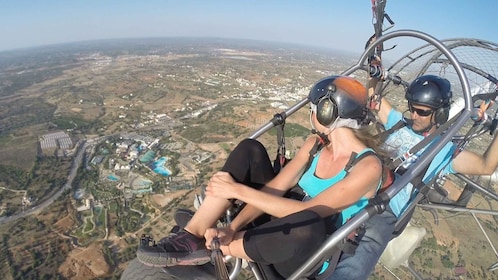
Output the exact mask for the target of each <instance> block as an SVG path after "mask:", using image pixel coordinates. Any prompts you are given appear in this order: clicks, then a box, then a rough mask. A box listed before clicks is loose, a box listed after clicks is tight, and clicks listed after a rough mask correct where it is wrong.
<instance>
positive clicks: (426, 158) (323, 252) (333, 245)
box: [248, 29, 473, 280]
mask: <svg viewBox="0 0 498 280" xmlns="http://www.w3.org/2000/svg"><path fill="white" fill-rule="evenodd" d="M397 37H414V38H418V39H421V40H423V41H426V42H427V43H429V44H432V45H433V46H435V47H436V48H437V49H438V50H439V51H441V53H442V54H444V55H445V56H446V57H447V58H448V60H449V62H450V63H451V64H452V65H453V67H455V71H456V73H457V75H458V78H459V80H460V84H461V85H462V92H463V97H464V101H465V107H464V109H463V110H462V113H461V114H460V116H459V117H458V118H457V119H456V120H455V121H454V124H453V125H452V126H451V127H450V128H448V130H447V131H446V132H445V133H444V134H443V135H442V136H441V138H440V139H439V140H438V141H437V142H436V143H434V145H432V146H431V148H430V149H427V150H426V151H425V152H424V153H423V154H422V156H421V157H420V158H419V159H418V160H417V162H416V163H414V164H413V165H412V166H411V167H410V168H409V169H408V170H407V171H406V172H405V173H404V174H403V175H402V176H401V177H399V178H397V179H396V181H395V182H394V183H393V184H392V185H391V187H389V188H388V189H387V190H386V191H385V192H383V193H382V194H381V195H380V196H378V197H380V198H381V200H382V202H383V203H384V207H385V205H387V203H388V201H389V200H390V199H391V198H392V197H393V196H395V195H396V194H397V193H398V192H399V191H400V190H401V189H402V188H403V187H404V186H406V185H407V184H408V183H410V181H411V180H412V179H413V178H414V177H415V176H417V175H418V174H419V173H420V172H423V171H424V170H425V167H426V166H427V165H428V164H430V162H431V161H432V159H433V158H434V157H435V155H436V154H437V153H438V152H439V151H440V150H441V149H442V148H443V146H444V145H446V144H447V143H448V142H450V141H451V140H452V137H453V136H455V135H456V133H457V132H458V130H460V128H462V127H463V126H464V124H465V122H466V121H467V120H468V119H469V118H470V116H471V113H472V111H471V110H472V105H473V103H472V96H471V93H470V87H469V83H468V80H467V77H466V75H465V72H464V70H463V67H462V66H461V65H460V63H459V62H458V60H457V58H456V56H455V55H454V54H453V53H452V52H451V50H450V49H448V48H447V47H446V46H445V45H444V44H443V43H442V42H441V41H439V40H438V39H436V38H434V37H432V36H430V35H428V34H426V33H424V32H420V31H416V30H409V29H407V30H397V31H392V32H389V33H386V34H384V35H383V36H381V37H379V38H377V40H376V41H375V42H374V43H373V44H371V45H370V46H369V47H368V48H367V49H366V50H365V51H364V52H363V54H362V56H361V57H360V59H359V60H358V62H357V63H356V64H355V65H353V66H351V67H350V68H349V69H347V70H346V71H344V72H343V73H341V75H350V74H352V73H354V72H355V71H358V70H363V71H368V65H366V64H365V61H367V58H368V54H369V53H371V52H372V51H373V50H374V49H375V47H377V46H378V45H380V44H382V43H383V42H385V41H387V40H390V39H393V38H397ZM308 102H309V100H308V98H307V97H306V98H304V99H302V100H301V101H299V102H298V103H296V104H295V105H293V106H291V107H289V108H288V109H287V110H285V111H284V112H282V113H281V115H283V116H284V117H285V118H287V117H288V116H290V115H292V114H293V113H295V112H296V111H297V110H299V109H300V108H302V107H303V106H305V105H306V104H308ZM274 126H275V123H274V121H269V122H268V123H266V124H264V125H263V126H262V127H260V128H259V129H258V130H256V131H255V132H254V133H252V134H251V135H250V136H249V137H248V138H250V139H256V138H258V137H259V136H261V135H262V134H264V133H265V132H267V131H268V130H270V129H271V128H272V127H274ZM376 203H378V201H377V202H376ZM384 207H381V208H379V207H378V205H375V203H372V202H370V203H369V205H368V206H367V207H366V208H365V209H364V210H362V211H361V212H359V213H358V214H357V215H356V216H355V217H354V218H352V219H351V220H350V221H349V222H348V223H346V224H344V225H343V226H342V227H341V228H339V229H338V230H337V231H335V232H334V233H333V234H332V235H331V236H330V237H329V238H328V239H327V240H325V242H324V245H323V246H322V247H321V248H320V249H319V250H318V251H317V252H316V253H315V254H313V255H312V256H311V257H310V258H309V259H308V261H306V262H305V263H303V264H302V265H301V266H300V267H299V268H298V269H297V270H296V271H295V272H294V273H293V274H292V275H291V276H290V277H289V278H288V279H289V280H294V279H296V280H297V279H303V278H306V277H307V276H308V275H309V274H310V273H312V272H313V271H312V269H314V268H316V265H318V264H319V262H321V261H322V260H323V259H324V258H325V257H327V256H330V255H331V254H332V253H333V252H334V251H335V250H337V248H338V245H339V244H340V242H341V241H342V240H343V239H344V238H345V237H346V236H347V235H348V234H349V233H350V232H352V231H353V230H355V229H356V228H358V227H359V226H360V225H361V224H362V223H364V222H365V221H366V220H367V219H369V218H370V217H371V216H373V215H375V214H377V213H380V212H382V211H383V210H384V209H385V208H384ZM251 268H252V270H253V273H254V276H255V277H256V279H257V280H264V279H263V276H262V275H261V274H260V273H259V271H257V270H256V271H255V268H254V267H253V266H251Z"/></svg>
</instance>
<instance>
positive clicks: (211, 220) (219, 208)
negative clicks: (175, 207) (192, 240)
mask: <svg viewBox="0 0 498 280" xmlns="http://www.w3.org/2000/svg"><path fill="white" fill-rule="evenodd" d="M228 207H230V202H229V201H228V200H226V199H224V198H217V197H209V196H208V197H205V198H204V200H203V201H202V203H201V206H200V207H199V209H197V211H196V212H195V214H194V216H193V217H192V219H191V220H190V221H189V222H188V224H187V225H186V226H185V230H186V231H188V232H190V233H192V234H193V235H195V236H197V237H202V238H203V237H204V233H205V232H206V229H208V228H212V227H214V226H215V225H216V222H217V221H218V219H219V218H220V217H221V216H222V215H223V214H224V213H225V211H226V210H227V209H228Z"/></svg>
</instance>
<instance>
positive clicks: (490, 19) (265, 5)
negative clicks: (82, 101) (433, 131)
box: [0, 0, 498, 52]
mask: <svg viewBox="0 0 498 280" xmlns="http://www.w3.org/2000/svg"><path fill="white" fill-rule="evenodd" d="M386 12H387V13H388V14H389V15H390V16H391V18H392V19H393V20H394V22H395V26H394V28H392V29H390V30H389V31H391V30H399V29H415V30H419V31H423V32H426V33H428V34H430V35H432V36H434V37H436V38H438V39H449V38H456V37H468V38H478V39H484V40H488V41H492V42H498V32H497V31H496V28H497V27H498V15H497V12H498V1H497V0H388V1H387V6H386ZM371 34H373V26H372V10H371V0H322V1H318V0H308V1H306V0H285V1H284V0H281V1H276V0H253V1H248V0H246V1H243V0H225V1H222V0H202V1H201V0H198V1H188V0H177V1H171V0H143V1H138V0H135V1H132V0H85V1H82V0H4V1H2V2H1V3H0V42H1V43H0V51H5V50H11V49H17V48H25V47H33V46H40V45H47V44H54V43H64V42H74V41H84V40H94V39H110V38H140V37H169V36H185V37H192V36H193V37H198V36H202V37H223V38H242V39H262V40H270V41H278V42H289V43H299V44H304V45H310V46H323V47H330V48H334V49H342V50H350V51H354V52H361V51H362V50H363V47H364V43H365V41H366V39H367V38H368V37H369V36H370V35H371Z"/></svg>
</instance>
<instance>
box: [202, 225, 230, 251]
mask: <svg viewBox="0 0 498 280" xmlns="http://www.w3.org/2000/svg"><path fill="white" fill-rule="evenodd" d="M234 234H235V232H234V231H233V230H231V229H230V228H227V227H223V228H208V229H207V230H206V232H205V233H204V238H205V239H206V248H208V249H210V250H211V249H213V248H212V242H213V239H214V238H218V240H219V242H220V245H226V246H228V244H230V242H232V240H233V236H234Z"/></svg>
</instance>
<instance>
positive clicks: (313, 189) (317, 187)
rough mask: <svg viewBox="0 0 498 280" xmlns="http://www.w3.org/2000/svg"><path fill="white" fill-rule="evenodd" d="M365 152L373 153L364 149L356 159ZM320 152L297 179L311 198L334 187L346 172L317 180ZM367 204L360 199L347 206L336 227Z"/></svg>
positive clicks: (342, 171) (363, 198)
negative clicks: (316, 172) (316, 173)
mask: <svg viewBox="0 0 498 280" xmlns="http://www.w3.org/2000/svg"><path fill="white" fill-rule="evenodd" d="M366 151H373V150H372V149H370V148H366V149H364V150H363V151H361V152H360V153H359V154H358V155H356V157H357V158H358V157H359V156H360V155H361V154H363V153H365V152H366ZM321 153H322V152H321V151H320V152H319V153H318V155H317V156H315V157H314V158H313V161H312V162H311V165H310V167H309V168H308V170H306V171H305V172H304V174H303V176H301V179H299V182H298V185H299V187H300V188H301V189H303V191H304V192H305V193H306V194H307V195H308V196H309V197H311V198H313V197H315V196H317V195H318V194H320V193H321V192H323V191H324V190H326V189H328V188H330V187H332V186H333V185H335V184H336V183H337V182H339V181H341V180H342V179H344V177H346V175H347V172H346V170H344V168H343V169H342V170H341V171H339V173H337V175H335V176H334V177H331V178H326V179H322V178H318V177H317V176H315V171H316V165H317V164H318V158H319V157H320V155H321ZM381 183H382V180H381V181H380V182H379V186H378V187H377V190H378V189H379V187H380V186H381ZM367 204H368V198H366V197H362V198H361V199H360V200H359V201H358V202H356V203H355V204H353V205H351V206H349V207H348V208H346V209H344V210H342V211H341V215H340V216H341V217H340V218H339V219H338V220H337V223H336V226H341V225H343V224H344V223H345V222H346V221H347V220H348V219H349V218H351V217H353V216H354V215H356V214H357V213H358V212H360V211H361V210H362V209H363V208H365V206H366V205H367Z"/></svg>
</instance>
